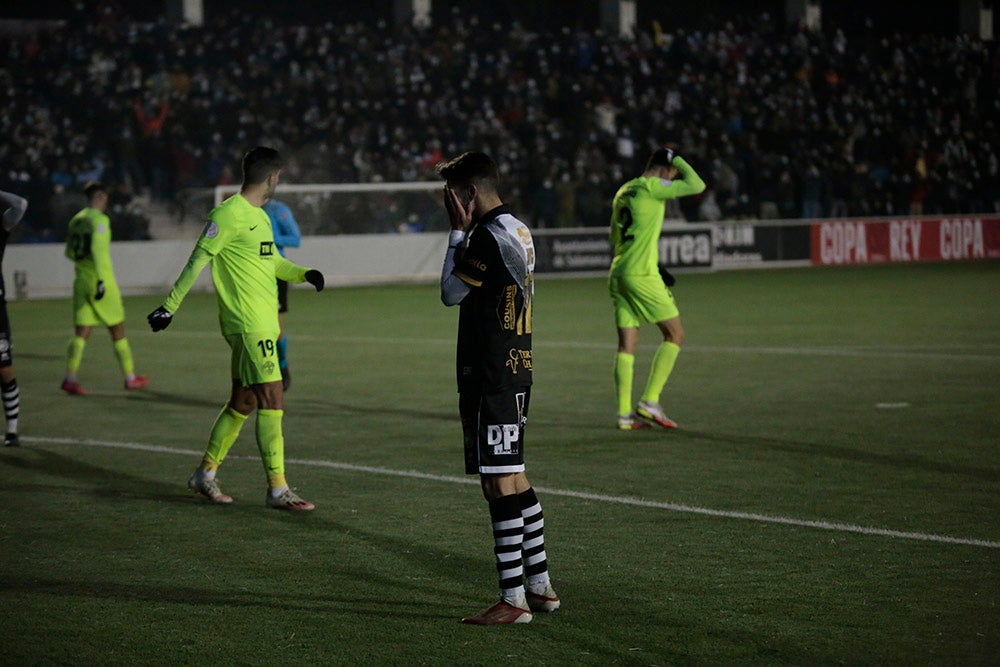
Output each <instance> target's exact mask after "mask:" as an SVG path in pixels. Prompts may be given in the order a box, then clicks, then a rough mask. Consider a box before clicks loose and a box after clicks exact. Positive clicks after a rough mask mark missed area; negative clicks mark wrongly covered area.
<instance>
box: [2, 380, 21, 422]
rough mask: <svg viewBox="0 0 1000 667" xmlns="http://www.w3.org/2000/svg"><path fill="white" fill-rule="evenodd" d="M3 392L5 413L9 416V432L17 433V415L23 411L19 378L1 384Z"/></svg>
mask: <svg viewBox="0 0 1000 667" xmlns="http://www.w3.org/2000/svg"><path fill="white" fill-rule="evenodd" d="M0 392H2V394H3V413H4V416H6V417H7V433H17V417H18V415H19V414H20V412H21V394H20V392H19V391H18V390H17V380H11V381H10V382H6V383H4V384H2V385H0Z"/></svg>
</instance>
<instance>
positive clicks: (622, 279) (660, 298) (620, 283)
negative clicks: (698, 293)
mask: <svg viewBox="0 0 1000 667" xmlns="http://www.w3.org/2000/svg"><path fill="white" fill-rule="evenodd" d="M608 290H609V291H610V292H611V301H612V302H613V303H614V305H615V326H617V327H618V328H619V329H628V328H632V327H638V326H639V325H641V324H646V323H648V322H662V321H664V320H669V319H670V318H672V317H677V316H678V315H680V311H678V310H677V303H676V302H675V301H674V295H673V294H672V293H671V291H670V289H669V288H667V286H666V285H664V284H663V278H661V277H660V276H658V275H655V276H611V278H610V279H609V280H608Z"/></svg>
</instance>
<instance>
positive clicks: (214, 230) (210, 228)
mask: <svg viewBox="0 0 1000 667" xmlns="http://www.w3.org/2000/svg"><path fill="white" fill-rule="evenodd" d="M218 235H219V226H218V225H217V224H215V220H209V221H208V224H207V225H205V231H204V236H205V238H206V239H214V238H215V237H216V236H218Z"/></svg>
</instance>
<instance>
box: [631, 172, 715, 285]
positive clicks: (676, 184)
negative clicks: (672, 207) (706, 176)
mask: <svg viewBox="0 0 1000 667" xmlns="http://www.w3.org/2000/svg"><path fill="white" fill-rule="evenodd" d="M673 165H674V166H675V167H677V171H678V172H679V173H680V178H677V179H674V180H672V181H668V180H664V179H661V178H654V177H647V176H640V177H639V178H633V179H632V180H631V181H629V182H628V183H626V184H625V185H623V186H621V187H620V188H619V189H618V192H617V193H615V198H614V201H613V203H612V205H611V247H612V249H613V250H614V259H612V260H611V273H612V274H613V275H631V276H650V275H653V276H655V275H658V273H659V269H658V268H657V264H658V263H659V257H660V249H659V240H660V231H661V230H662V229H663V213H664V209H665V208H666V207H665V206H664V202H665V201H666V200H667V199H676V198H677V197H685V196H687V195H694V194H698V193H699V192H701V191H703V190H704V189H705V182H704V181H702V180H701V177H700V176H698V174H697V173H695V171H694V169H692V168H691V165H689V164H688V163H687V162H685V161H684V159H683V158H680V157H675V158H674V161H673Z"/></svg>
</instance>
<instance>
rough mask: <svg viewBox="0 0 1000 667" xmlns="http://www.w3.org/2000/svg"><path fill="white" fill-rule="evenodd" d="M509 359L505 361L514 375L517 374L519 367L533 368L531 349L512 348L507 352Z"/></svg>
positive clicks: (528, 369)
mask: <svg viewBox="0 0 1000 667" xmlns="http://www.w3.org/2000/svg"><path fill="white" fill-rule="evenodd" d="M507 357H508V358H507V361H506V362H505V363H504V365H505V366H507V368H509V369H510V372H511V373H512V374H513V375H517V369H518V368H524V370H526V371H530V370H531V350H511V351H510V352H508V353H507Z"/></svg>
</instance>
